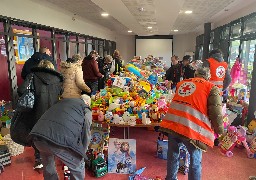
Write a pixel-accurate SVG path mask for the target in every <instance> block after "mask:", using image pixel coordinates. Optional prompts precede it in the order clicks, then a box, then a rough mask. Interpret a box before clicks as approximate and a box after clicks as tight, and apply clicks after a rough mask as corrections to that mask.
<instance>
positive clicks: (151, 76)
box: [148, 74, 158, 85]
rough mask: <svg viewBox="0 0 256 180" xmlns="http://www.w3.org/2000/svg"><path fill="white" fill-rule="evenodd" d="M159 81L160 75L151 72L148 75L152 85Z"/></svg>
mask: <svg viewBox="0 0 256 180" xmlns="http://www.w3.org/2000/svg"><path fill="white" fill-rule="evenodd" d="M157 81H158V77H157V75H156V74H151V75H150V76H149V77H148V82H149V83H150V84H152V85H156V83H157Z"/></svg>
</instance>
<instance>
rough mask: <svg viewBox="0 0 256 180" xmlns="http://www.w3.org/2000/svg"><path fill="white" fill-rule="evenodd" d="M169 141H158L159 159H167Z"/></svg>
mask: <svg viewBox="0 0 256 180" xmlns="http://www.w3.org/2000/svg"><path fill="white" fill-rule="evenodd" d="M167 152H168V140H157V157H158V158H160V159H165V160H166V159H167Z"/></svg>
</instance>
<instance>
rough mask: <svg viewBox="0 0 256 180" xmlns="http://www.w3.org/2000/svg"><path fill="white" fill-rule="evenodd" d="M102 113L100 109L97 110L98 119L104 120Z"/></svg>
mask: <svg viewBox="0 0 256 180" xmlns="http://www.w3.org/2000/svg"><path fill="white" fill-rule="evenodd" d="M104 118H105V117H104V114H103V112H102V111H100V112H99V115H98V121H104Z"/></svg>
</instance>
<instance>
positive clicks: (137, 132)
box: [0, 128, 256, 180]
mask: <svg viewBox="0 0 256 180" xmlns="http://www.w3.org/2000/svg"><path fill="white" fill-rule="evenodd" d="M115 129H116V130H115V134H114V135H115V137H118V138H122V135H123V131H122V129H121V128H118V129H117V128H115ZM157 135H158V133H156V132H153V131H148V130H147V129H144V128H130V138H131V139H132V138H133V139H137V168H141V167H146V170H145V171H144V173H143V175H145V176H148V177H156V176H160V177H162V178H163V179H164V177H165V175H166V161H165V160H161V159H158V158H156V157H155V154H156V152H155V151H156V138H157ZM111 136H113V134H111ZM233 152H234V156H233V157H232V158H228V157H225V156H223V155H221V154H220V153H219V150H218V148H217V147H214V148H213V149H209V150H208V152H207V153H204V154H203V170H202V171H203V172H202V180H248V178H249V176H256V159H248V158H247V156H246V151H245V149H238V148H235V149H234V151H233ZM33 153H34V152H33V149H32V148H26V149H25V152H24V153H23V154H21V155H19V156H16V157H12V164H11V165H10V166H8V167H6V168H5V172H3V174H0V179H1V180H42V179H43V175H42V174H39V173H37V172H35V171H34V170H33V169H32V167H33V164H34V157H33ZM56 164H57V168H58V172H59V175H60V179H61V180H62V179H63V173H62V170H61V164H60V162H58V161H57V163H56ZM86 173H87V174H86V178H85V179H86V180H87V179H88V180H89V179H98V178H94V177H92V176H91V175H90V173H89V172H86ZM178 178H179V180H185V179H187V176H186V175H182V174H179V176H178ZM100 179H102V180H127V179H128V175H117V174H107V175H106V176H104V177H102V178H100Z"/></svg>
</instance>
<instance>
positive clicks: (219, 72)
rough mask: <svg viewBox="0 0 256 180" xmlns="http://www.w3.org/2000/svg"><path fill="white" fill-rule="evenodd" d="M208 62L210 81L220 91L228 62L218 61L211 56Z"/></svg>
mask: <svg viewBox="0 0 256 180" xmlns="http://www.w3.org/2000/svg"><path fill="white" fill-rule="evenodd" d="M208 62H209V64H210V72H211V78H210V82H212V83H213V84H214V85H215V86H217V87H218V88H219V90H220V92H222V90H223V81H224V78H225V75H226V70H227V68H228V64H227V63H226V62H224V61H223V62H218V61H217V60H215V59H213V58H209V59H208Z"/></svg>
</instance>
